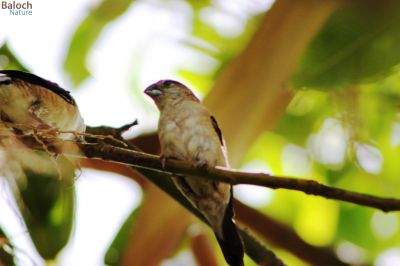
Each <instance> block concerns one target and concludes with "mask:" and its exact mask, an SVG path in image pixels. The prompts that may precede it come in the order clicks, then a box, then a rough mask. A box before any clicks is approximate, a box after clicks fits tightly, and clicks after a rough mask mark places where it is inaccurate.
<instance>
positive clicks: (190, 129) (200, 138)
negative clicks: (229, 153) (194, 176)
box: [159, 122, 220, 166]
mask: <svg viewBox="0 0 400 266" xmlns="http://www.w3.org/2000/svg"><path fill="white" fill-rule="evenodd" d="M159 134H160V139H162V140H163V141H161V149H162V153H163V155H164V156H166V157H175V158H177V159H179V160H185V161H189V162H191V163H195V164H197V163H200V164H201V163H203V164H207V165H209V166H215V165H217V159H218V155H219V154H218V149H220V146H219V145H218V143H217V144H215V143H213V142H214V139H213V138H212V137H210V136H209V134H208V132H207V130H205V129H204V128H203V127H201V126H199V125H197V126H196V125H192V124H191V123H189V124H180V125H179V124H177V123H176V122H168V123H167V124H166V125H165V126H164V127H163V128H162V129H161V128H160V129H159Z"/></svg>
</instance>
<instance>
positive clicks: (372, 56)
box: [0, 0, 400, 265]
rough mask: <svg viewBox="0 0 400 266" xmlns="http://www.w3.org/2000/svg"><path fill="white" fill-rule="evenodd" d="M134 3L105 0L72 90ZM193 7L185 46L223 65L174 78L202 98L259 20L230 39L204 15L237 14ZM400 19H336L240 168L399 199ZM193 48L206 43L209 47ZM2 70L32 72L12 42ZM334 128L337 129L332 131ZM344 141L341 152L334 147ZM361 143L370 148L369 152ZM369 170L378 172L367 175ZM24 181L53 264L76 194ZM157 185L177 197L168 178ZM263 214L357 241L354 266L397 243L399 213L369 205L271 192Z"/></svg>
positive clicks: (33, 223)
mask: <svg viewBox="0 0 400 266" xmlns="http://www.w3.org/2000/svg"><path fill="white" fill-rule="evenodd" d="M161 2H162V1H160V3H161ZM133 3H134V2H133V1H128V0H123V1H111V0H104V1H102V2H100V3H99V4H98V5H97V6H96V7H95V8H93V9H92V10H91V11H90V12H89V13H88V15H87V17H86V18H85V19H84V20H83V21H82V22H81V24H80V25H79V26H78V28H77V29H76V31H75V33H74V35H73V37H72V39H71V42H70V46H69V50H68V52H67V55H66V58H65V62H64V69H65V71H66V72H67V73H68V74H69V75H70V77H71V79H72V80H73V82H74V83H75V84H76V85H79V84H80V83H81V82H82V81H84V80H85V79H86V78H87V77H88V76H89V75H90V73H89V71H88V69H87V67H86V61H87V57H88V55H89V53H90V52H91V50H92V48H93V45H94V44H95V42H96V41H97V40H98V38H99V36H100V35H101V33H102V31H103V30H104V29H105V27H106V26H107V25H109V24H110V23H112V22H113V21H114V20H115V19H118V18H119V17H121V16H123V15H124V14H125V12H126V11H127V10H128V9H129V7H131V5H132V4H133ZM155 3H158V2H157V1H155ZM187 3H188V4H189V5H190V6H191V12H193V16H192V20H191V23H192V31H191V36H188V37H187V38H186V39H184V40H183V41H182V40H181V44H184V45H186V46H187V47H189V48H190V49H194V50H196V51H198V52H200V53H201V54H202V55H204V56H209V57H212V58H213V59H215V60H216V61H217V67H215V68H213V69H210V70H209V71H206V72H201V71H200V72H198V71H195V70H193V69H188V68H186V67H185V66H182V67H181V68H178V69H177V70H176V71H177V72H178V73H179V74H180V75H181V76H182V77H183V78H184V79H186V80H187V81H189V82H191V83H193V84H196V86H197V87H198V88H200V89H202V90H203V92H206V91H207V90H208V89H209V88H211V86H212V84H213V82H214V81H215V79H216V77H217V75H218V73H219V72H220V71H221V69H223V67H224V66H225V65H226V64H228V63H229V62H230V60H232V59H233V58H234V57H235V56H236V55H237V54H238V53H239V52H240V50H241V49H243V48H244V47H245V45H246V43H247V42H248V40H249V38H251V36H252V34H253V33H254V31H255V30H256V29H257V25H258V22H259V21H260V16H261V15H262V14H261V13H254V14H252V15H250V16H249V17H248V18H247V20H246V23H245V24H244V27H243V30H242V31H241V32H240V33H239V34H237V35H234V36H228V35H223V34H221V33H220V32H219V31H218V30H217V29H216V27H215V25H213V24H211V23H209V21H207V20H206V19H204V11H205V10H206V9H208V10H209V9H211V10H213V11H214V12H222V13H225V14H227V15H228V16H234V15H233V14H229V12H228V11H226V10H221V9H220V7H218V6H216V4H215V1H187ZM399 11H400V5H399V4H398V2H396V1H383V2H382V1H381V2H376V3H373V1H367V3H362V4H351V5H350V6H345V7H343V8H342V9H340V10H338V11H337V12H336V13H335V14H333V16H332V17H331V18H330V19H329V20H328V22H327V23H326V25H325V26H324V27H323V28H322V29H321V31H320V32H319V34H317V36H316V37H315V38H314V39H313V40H312V42H311V43H310V45H309V46H308V47H307V49H306V51H305V52H304V54H303V57H302V58H301V60H300V64H299V66H298V69H297V70H296V71H295V73H294V75H293V77H292V80H291V81H292V85H293V87H294V89H295V97H294V98H293V100H292V101H291V103H290V104H289V106H288V108H287V111H286V113H285V115H284V116H283V117H282V118H281V119H280V121H279V122H278V124H277V125H276V127H275V128H274V129H273V130H272V131H269V132H265V133H264V134H263V135H261V136H260V137H259V138H258V139H257V140H255V142H254V145H253V147H252V148H251V150H250V152H249V153H248V154H247V155H246V158H245V160H244V163H246V162H250V161H256V160H261V161H263V162H265V164H266V165H267V166H268V167H269V169H271V172H272V173H274V174H277V175H291V176H299V177H307V178H312V179H315V180H318V181H321V182H324V183H327V184H330V185H334V186H338V187H345V188H347V189H351V190H355V191H361V192H367V193H370V194H376V195H382V196H388V197H397V196H398V195H400V179H399V178H398V177H399V176H400V168H399V167H398V161H399V159H398V158H400V116H399V106H400V50H399V49H398V47H400V15H399V14H400V12H399ZM170 12H174V10H171V11H170ZM283 19H284V18H283ZM194 40H201V41H202V42H205V43H207V44H208V45H211V47H212V48H209V46H207V45H206V46H204V45H199V42H196V41H194ZM1 56H6V57H7V60H6V61H4V57H1ZM143 60H144V59H143ZM4 62H7V64H5V63H4ZM277 67H279V66H277ZM0 68H10V69H24V67H23V65H22V64H21V63H19V62H18V60H17V59H16V58H15V56H14V55H13V53H12V52H11V51H10V49H9V48H8V47H7V44H4V45H3V46H2V47H1V48H0ZM266 74H267V73H266ZM328 122H329V123H333V126H332V125H331V127H326V125H327V124H328ZM338 132H339V133H340V132H342V133H343V134H339V133H338ZM327 135H329V138H327V137H326V136H327ZM341 145H343V147H344V148H343V149H344V150H343V152H342V153H341V152H339V150H338V149H337V148H338V147H341ZM360 145H367V146H368V147H370V149H365V150H362V149H361V148H360ZM293 147H296V148H297V154H296V152H293V154H295V155H294V156H292V157H291V158H295V159H292V160H288V159H285V158H286V157H285V154H287V151H288V149H289V148H293ZM292 151H293V149H292ZM333 159H334V160H333ZM296 160H297V161H296ZM332 160H333V161H332ZM299 161H300V164H301V166H299ZM373 165H375V166H376V167H375V168H373V169H372V170H371V168H370V167H371V166H373ZM144 172H145V171H144ZM28 175H29V176H32V177H33V178H29V180H33V181H30V182H29V185H28V187H27V188H25V189H23V190H22V192H23V198H24V201H25V202H26V203H27V204H26V208H27V209H26V211H23V213H24V218H25V219H26V221H27V224H28V228H29V229H30V231H31V234H32V238H33V240H34V243H35V245H36V246H37V248H38V250H39V252H40V253H41V255H42V256H44V257H45V258H53V257H54V256H55V255H56V254H57V252H59V250H60V249H61V248H62V247H63V246H64V245H65V244H66V243H67V241H68V235H69V232H70V230H71V224H72V219H73V189H72V188H70V187H69V186H68V185H67V186H65V185H64V184H59V182H58V180H57V179H54V178H49V177H46V176H36V175H35V174H34V173H28ZM147 175H148V176H149V177H150V178H152V177H153V179H154V181H155V182H160V181H159V180H163V181H161V182H164V180H167V179H163V177H160V178H159V180H158V181H157V176H155V175H154V174H149V173H147ZM161 186H162V187H164V189H166V190H168V191H174V189H173V188H172V187H171V184H169V183H168V181H165V183H163V184H161ZM176 197H177V198H179V197H180V194H176ZM180 200H182V201H184V200H183V199H182V198H181V199H180ZM60 206H63V207H62V208H61V207H60ZM61 209H62V210H63V211H61ZM138 210H139V209H135V210H134V211H133V212H132V214H131V215H130V216H129V218H128V219H127V221H126V222H125V223H124V225H123V226H122V227H121V230H120V231H119V233H118V234H117V236H116V238H115V239H114V241H113V242H112V244H111V245H110V248H109V250H108V252H107V254H106V257H105V262H106V263H107V264H108V265H118V262H119V259H120V258H121V254H122V252H123V250H124V245H125V243H126V241H127V237H128V233H127V232H128V231H129V229H130V228H129V227H130V226H133V225H134V222H135V217H136V215H137V212H138ZM260 210H261V211H262V212H264V213H266V214H268V215H270V216H272V217H274V218H276V219H277V220H279V221H281V222H282V223H285V224H288V225H290V226H291V227H293V228H294V229H295V230H296V232H297V233H298V234H299V235H300V236H301V237H302V238H303V239H304V240H305V241H307V242H309V243H312V244H314V245H317V246H329V247H334V248H338V247H340V246H341V245H342V244H343V243H351V244H352V245H354V246H355V247H357V248H358V249H359V250H361V251H362V252H361V254H362V255H360V256H361V257H360V256H359V257H357V254H355V255H354V256H355V257H354V260H356V261H357V262H358V264H367V265H368V264H373V263H374V260H375V259H376V257H377V256H379V255H380V254H382V252H384V251H385V250H386V249H388V248H390V247H398V246H399V244H400V230H399V222H400V217H399V215H398V214H381V215H382V216H377V215H376V213H377V212H376V211H374V210H372V209H369V208H365V207H360V206H354V205H350V204H342V203H339V202H336V201H327V200H325V199H317V198H315V197H311V196H305V195H304V194H301V193H297V192H292V191H276V192H275V191H274V192H273V198H272V200H271V202H268V203H267V204H265V206H264V207H262V208H260ZM389 215H392V216H390V217H394V218H393V219H394V221H395V222H394V223H391V224H388V222H387V219H385V217H389ZM393 215H394V216H393ZM382 217H383V218H382ZM391 219H392V218H391ZM56 221H57V222H56ZM377 226H379V227H382V228H389V229H390V228H391V229H393V230H392V231H389V233H390V234H389V233H387V234H386V235H385V234H383V233H382V232H380V231H379V230H376V227H377ZM181 248H187V247H181ZM278 254H279V255H280V256H281V257H282V258H283V260H285V261H287V262H288V263H289V262H293V265H299V263H300V262H298V261H297V259H296V258H293V257H292V255H290V254H289V253H287V252H284V251H278ZM1 256H2V253H1V252H0V259H2V260H4V259H3V257H1ZM290 264H291V263H289V265H290Z"/></svg>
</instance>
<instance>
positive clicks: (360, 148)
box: [354, 143, 383, 174]
mask: <svg viewBox="0 0 400 266" xmlns="http://www.w3.org/2000/svg"><path fill="white" fill-rule="evenodd" d="M354 146H355V149H356V157H357V161H358V163H359V164H360V166H361V167H362V169H364V171H365V172H367V173H370V174H379V173H380V172H381V170H382V164H383V156H382V154H381V152H380V151H379V150H378V149H377V148H375V147H373V146H371V145H368V144H360V143H355V145H354Z"/></svg>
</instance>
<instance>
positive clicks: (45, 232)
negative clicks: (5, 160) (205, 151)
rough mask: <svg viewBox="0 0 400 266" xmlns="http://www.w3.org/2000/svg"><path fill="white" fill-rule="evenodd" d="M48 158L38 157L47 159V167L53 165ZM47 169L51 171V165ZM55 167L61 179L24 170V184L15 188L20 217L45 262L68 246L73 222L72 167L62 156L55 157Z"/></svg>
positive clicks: (73, 171) (43, 155) (46, 155)
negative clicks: (19, 200) (20, 200)
mask: <svg viewBox="0 0 400 266" xmlns="http://www.w3.org/2000/svg"><path fill="white" fill-rule="evenodd" d="M50 156H51V155H48V154H44V153H41V157H43V158H46V157H47V159H48V160H49V165H51V164H52V163H53V164H54V162H51V159H50ZM45 167H46V168H48V167H49V166H45ZM50 167H54V168H55V165H53V166H50ZM57 167H58V168H59V171H60V173H61V174H62V178H61V179H60V176H59V175H58V173H57V171H56V172H54V171H53V172H50V173H49V172H47V171H46V172H41V171H37V169H32V168H29V167H24V168H23V171H24V175H25V178H26V183H25V184H20V187H19V189H20V195H21V199H22V201H23V205H22V206H21V207H20V208H21V213H22V216H23V218H24V220H25V223H26V225H27V228H28V231H29V234H30V236H31V238H32V240H33V243H34V244H35V247H36V249H37V250H38V252H39V254H40V255H41V256H42V257H43V258H44V259H46V260H51V259H54V258H55V256H56V255H57V254H58V252H59V251H60V250H61V249H62V248H63V247H64V246H65V245H66V244H67V243H68V240H69V237H70V234H71V230H72V225H73V221H74V208H75V192H74V187H73V180H74V177H75V166H74V165H73V164H72V163H71V162H70V161H69V160H68V159H66V158H65V157H64V156H59V157H58V158H57Z"/></svg>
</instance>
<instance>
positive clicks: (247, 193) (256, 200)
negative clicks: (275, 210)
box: [233, 161, 274, 208]
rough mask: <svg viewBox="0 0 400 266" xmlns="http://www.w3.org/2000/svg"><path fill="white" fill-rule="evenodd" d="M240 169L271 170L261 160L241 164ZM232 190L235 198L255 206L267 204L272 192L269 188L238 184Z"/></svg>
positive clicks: (255, 171)
mask: <svg viewBox="0 0 400 266" xmlns="http://www.w3.org/2000/svg"><path fill="white" fill-rule="evenodd" d="M240 170H243V171H246V172H250V173H257V172H264V173H268V172H271V171H270V169H269V167H268V165H267V164H266V163H265V162H263V161H251V162H249V163H246V164H245V165H243V166H242V167H241V168H240ZM233 190H234V191H233V192H234V194H235V197H236V198H238V199H239V200H240V201H242V202H244V203H246V204H248V205H250V206H252V207H255V208H258V207H264V206H265V205H267V204H268V203H269V202H270V201H271V200H272V196H273V194H274V192H273V191H272V190H271V189H268V188H265V187H260V186H253V185H238V186H234V187H233Z"/></svg>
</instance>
